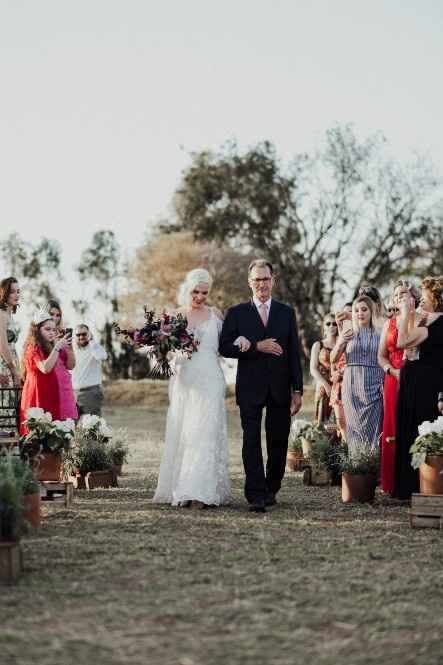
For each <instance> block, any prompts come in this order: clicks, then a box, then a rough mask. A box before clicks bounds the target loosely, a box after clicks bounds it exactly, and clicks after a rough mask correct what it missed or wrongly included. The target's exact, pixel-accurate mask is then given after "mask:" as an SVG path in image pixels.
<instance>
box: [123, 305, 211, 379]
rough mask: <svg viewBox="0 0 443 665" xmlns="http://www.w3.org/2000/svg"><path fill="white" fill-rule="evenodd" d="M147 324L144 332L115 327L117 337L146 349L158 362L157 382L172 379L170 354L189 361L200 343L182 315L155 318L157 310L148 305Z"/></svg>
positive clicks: (155, 370)
mask: <svg viewBox="0 0 443 665" xmlns="http://www.w3.org/2000/svg"><path fill="white" fill-rule="evenodd" d="M144 310H145V323H144V325H143V327H142V328H128V329H127V330H123V329H122V328H120V326H118V325H117V324H114V327H115V330H116V333H117V334H118V335H123V336H124V337H125V338H126V341H127V342H129V343H131V344H133V345H134V346H135V347H142V346H146V347H147V350H148V356H149V357H150V358H152V359H153V360H155V365H154V367H153V368H152V370H151V372H150V377H152V378H154V379H169V377H171V376H172V374H173V371H172V367H171V364H170V361H169V356H170V354H171V353H175V352H176V351H181V352H183V353H185V354H186V355H187V357H188V358H190V357H191V356H192V354H193V353H194V352H195V351H197V347H198V341H197V340H196V339H195V338H194V335H193V333H191V332H190V331H189V330H188V329H187V326H188V320H187V318H186V317H185V316H183V315H182V314H174V315H172V314H168V313H167V312H163V313H162V315H161V316H160V317H159V318H156V314H155V312H154V310H150V309H148V307H147V306H146V305H145V308H144Z"/></svg>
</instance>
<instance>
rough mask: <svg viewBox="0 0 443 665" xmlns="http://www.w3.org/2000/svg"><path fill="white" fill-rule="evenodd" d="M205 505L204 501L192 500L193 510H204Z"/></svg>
mask: <svg viewBox="0 0 443 665" xmlns="http://www.w3.org/2000/svg"><path fill="white" fill-rule="evenodd" d="M204 507H205V504H204V503H203V501H191V508H192V509H193V510H202V509H203V508H204Z"/></svg>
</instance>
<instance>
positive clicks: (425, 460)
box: [409, 416, 443, 494]
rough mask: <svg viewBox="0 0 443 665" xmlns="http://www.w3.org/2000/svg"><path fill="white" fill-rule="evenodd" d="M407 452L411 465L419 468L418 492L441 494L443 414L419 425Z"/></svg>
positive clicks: (442, 490) (442, 484) (442, 480)
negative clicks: (416, 434)
mask: <svg viewBox="0 0 443 665" xmlns="http://www.w3.org/2000/svg"><path fill="white" fill-rule="evenodd" d="M409 452H410V453H411V454H412V460H411V464H412V466H413V467H414V469H419V475H420V494H443V416H439V417H438V418H437V420H434V421H433V422H429V421H425V422H424V423H422V424H421V425H420V426H419V428H418V437H417V438H416V439H415V441H414V443H413V444H412V446H411V447H410V449H409Z"/></svg>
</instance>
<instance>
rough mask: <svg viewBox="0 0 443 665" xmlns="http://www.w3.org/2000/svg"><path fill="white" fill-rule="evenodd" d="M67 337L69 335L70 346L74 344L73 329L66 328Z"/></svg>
mask: <svg viewBox="0 0 443 665" xmlns="http://www.w3.org/2000/svg"><path fill="white" fill-rule="evenodd" d="M65 335H69V344H72V328H65Z"/></svg>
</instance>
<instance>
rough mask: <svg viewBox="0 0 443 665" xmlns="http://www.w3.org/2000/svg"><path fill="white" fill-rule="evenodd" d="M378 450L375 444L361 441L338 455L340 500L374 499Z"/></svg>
mask: <svg viewBox="0 0 443 665" xmlns="http://www.w3.org/2000/svg"><path fill="white" fill-rule="evenodd" d="M379 463H380V451H379V449H378V447H377V446H372V445H371V444H369V443H367V442H365V441H362V442H360V443H353V444H352V448H351V449H348V450H346V449H345V450H344V451H343V452H342V453H341V455H340V469H341V474H342V481H341V482H342V485H341V488H342V492H341V496H342V501H343V503H350V502H352V501H358V502H360V503H364V502H367V501H372V500H373V499H374V494H375V487H376V485H377V475H378V469H379Z"/></svg>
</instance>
